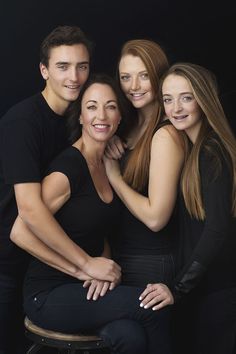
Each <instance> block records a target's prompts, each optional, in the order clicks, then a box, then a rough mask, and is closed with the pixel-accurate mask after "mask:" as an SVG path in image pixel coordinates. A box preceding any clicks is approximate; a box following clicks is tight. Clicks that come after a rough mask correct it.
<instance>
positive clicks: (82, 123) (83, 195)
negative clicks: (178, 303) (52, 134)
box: [11, 75, 170, 354]
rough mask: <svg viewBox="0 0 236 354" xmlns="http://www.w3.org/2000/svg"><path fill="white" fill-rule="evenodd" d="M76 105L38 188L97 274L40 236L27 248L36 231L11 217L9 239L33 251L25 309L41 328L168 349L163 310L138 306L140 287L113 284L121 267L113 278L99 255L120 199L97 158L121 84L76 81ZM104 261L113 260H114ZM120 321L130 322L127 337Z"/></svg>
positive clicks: (118, 111)
mask: <svg viewBox="0 0 236 354" xmlns="http://www.w3.org/2000/svg"><path fill="white" fill-rule="evenodd" d="M74 108H75V110H76V111H75V115H73V116H72V118H73V119H72V121H73V122H74V127H75V129H76V130H75V132H73V134H72V136H73V145H72V146H71V147H69V148H67V149H66V150H65V151H64V152H62V153H61V154H60V155H59V156H58V157H57V158H56V159H55V160H54V161H53V162H52V163H51V164H50V166H49V169H48V174H47V176H46V177H45V179H44V181H43V184H42V193H43V199H44V201H45V203H46V205H47V206H48V207H49V208H50V210H51V211H52V213H55V217H56V219H57V220H58V222H59V223H60V225H61V226H62V227H63V228H64V230H66V232H67V234H68V235H70V238H71V239H72V240H73V242H74V246H75V247H80V250H81V254H82V256H84V258H85V259H86V258H89V259H90V258H91V259H94V260H96V261H97V274H98V275H99V279H93V277H92V275H91V273H89V272H87V270H86V267H84V268H82V269H74V268H75V265H74V264H73V261H72V263H71V264H69V262H67V261H66V260H65V259H63V257H62V256H61V255H59V254H57V253H56V252H55V251H52V250H51V249H49V248H48V247H47V246H46V245H45V244H43V243H41V242H40V241H39V240H37V241H38V247H34V248H33V247H32V245H31V244H30V241H29V240H30V239H32V240H34V242H35V236H34V235H33V234H31V236H30V235H29V233H30V231H29V230H28V229H27V228H26V226H25V225H23V224H22V222H21V221H20V220H19V219H17V220H16V223H15V224H14V227H13V229H12V234H11V238H12V240H13V241H14V242H15V243H17V244H18V245H19V246H20V247H22V248H24V249H26V250H27V251H28V252H31V253H32V254H33V255H35V256H36V257H37V258H33V259H32V261H31V263H30V266H29V269H28V272H27V274H26V278H25V284H24V308H25V311H26V314H27V316H28V317H29V318H30V319H31V320H32V321H33V322H34V323H35V324H37V325H39V326H41V327H43V328H46V329H51V330H56V331H61V332H65V333H76V332H79V331H91V330H92V331H96V332H97V333H99V335H101V336H102V337H103V338H104V339H105V340H107V341H108V342H109V344H110V347H111V348H112V350H113V352H114V353H127V354H128V353H129V354H130V353H140V354H145V353H150V354H154V353H155V354H157V353H158V352H159V353H160V354H163V353H165V354H168V353H170V349H169V338H168V330H167V325H168V312H169V311H168V310H167V311H166V310H164V311H162V312H160V313H155V312H153V311H152V310H150V311H145V310H144V309H141V308H140V307H139V301H138V295H139V293H140V292H141V291H142V290H141V289H140V288H135V287H128V286H117V287H115V286H116V285H117V283H118V281H119V279H118V276H117V275H118V274H120V268H119V266H118V265H115V268H114V269H115V271H114V273H115V274H114V277H113V278H114V280H113V281H112V282H110V281H109V279H108V278H107V273H106V272H105V271H103V267H104V259H105V258H103V257H101V256H105V255H108V253H107V251H106V247H105V246H104V244H105V240H104V238H105V237H106V236H108V235H109V234H111V233H112V232H113V229H114V228H115V227H116V225H117V223H118V222H119V213H120V202H119V199H118V197H117V196H116V194H115V193H114V192H113V190H112V188H111V186H110V184H109V182H108V178H107V176H106V171H105V167H104V164H103V154H104V150H105V147H106V143H107V141H108V140H109V139H110V138H111V136H112V135H113V134H114V133H115V131H116V130H117V127H118V125H119V123H120V120H121V116H122V117H124V116H125V111H124V106H123V103H122V98H121V96H120V93H119V89H118V88H117V87H116V85H115V83H114V82H113V80H112V79H111V78H109V77H107V76H104V75H103V76H95V77H92V78H90V80H88V81H87V82H86V84H85V85H84V87H83V88H82V90H81V94H80V98H79V100H78V102H76V104H75V107H74ZM30 237H31V238H30ZM32 243H33V241H32ZM34 245H35V243H34ZM108 261H109V262H111V267H113V266H114V262H113V261H111V260H107V262H108ZM46 263H47V264H46ZM106 267H107V264H106ZM66 273H67V274H66ZM83 280H85V283H83ZM87 286H88V287H89V290H88V291H87V289H86V287H87ZM114 287H115V289H114ZM109 290H112V291H109ZM98 298H99V299H98ZM90 299H93V300H98V301H88V300H90ZM116 320H122V321H116ZM123 321H124V322H123ZM122 323H125V326H127V327H126V328H130V329H131V331H130V332H128V333H131V336H130V337H129V335H128V336H127V332H126V333H125V331H124V329H123V328H122ZM104 325H106V326H105V327H104ZM128 331H129V330H128ZM134 333H135V335H134ZM130 341H131V342H130ZM127 343H128V344H127ZM130 343H131V344H130ZM158 348H161V349H160V351H159V349H158Z"/></svg>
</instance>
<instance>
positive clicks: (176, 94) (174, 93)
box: [162, 74, 202, 143]
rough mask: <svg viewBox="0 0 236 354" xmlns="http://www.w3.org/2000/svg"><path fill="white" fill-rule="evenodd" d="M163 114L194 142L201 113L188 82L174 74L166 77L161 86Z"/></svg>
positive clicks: (200, 120) (199, 124) (198, 128)
mask: <svg viewBox="0 0 236 354" xmlns="http://www.w3.org/2000/svg"><path fill="white" fill-rule="evenodd" d="M162 96H163V103H164V107H165V113H166V115H167V117H168V118H169V120H170V121H171V123H172V124H173V125H174V126H175V128H176V129H178V130H185V132H186V134H187V135H188V136H189V138H190V140H191V141H192V142H193V143H194V142H195V141H196V138H197V135H198V132H199V130H200V127H201V123H202V111H201V108H200V106H199V105H198V103H197V101H196V99H195V97H194V94H193V91H192V89H191V86H190V85H189V82H188V81H187V80H186V79H185V78H184V77H182V76H179V75H176V74H170V75H168V76H167V77H166V78H165V80H164V82H163V85H162Z"/></svg>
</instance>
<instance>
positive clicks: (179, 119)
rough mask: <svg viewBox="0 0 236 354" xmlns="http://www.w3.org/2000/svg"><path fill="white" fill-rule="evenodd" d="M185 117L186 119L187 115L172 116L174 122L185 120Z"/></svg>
mask: <svg viewBox="0 0 236 354" xmlns="http://www.w3.org/2000/svg"><path fill="white" fill-rule="evenodd" d="M187 117H188V115H187V114H185V115H181V116H174V117H173V118H174V119H175V120H177V121H181V120H183V119H185V118H187Z"/></svg>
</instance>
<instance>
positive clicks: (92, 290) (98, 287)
mask: <svg viewBox="0 0 236 354" xmlns="http://www.w3.org/2000/svg"><path fill="white" fill-rule="evenodd" d="M83 287H84V288H88V292H87V300H97V299H98V298H99V297H100V296H104V295H105V294H106V293H107V291H108V290H112V289H114V287H115V283H110V282H109V281H103V280H97V279H92V280H86V281H85V282H84V284H83Z"/></svg>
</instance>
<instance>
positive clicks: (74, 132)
mask: <svg viewBox="0 0 236 354" xmlns="http://www.w3.org/2000/svg"><path fill="white" fill-rule="evenodd" d="M93 84H104V85H108V86H109V87H110V88H111V89H112V91H113V92H114V93H115V95H116V98H117V104H118V108H119V111H120V114H121V118H122V119H121V124H120V125H119V128H118V130H117V134H118V135H119V136H120V137H121V138H122V137H123V132H124V131H125V130H126V129H127V126H128V121H129V114H132V111H131V109H130V102H129V101H128V100H127V99H126V97H125V96H124V94H123V92H122V91H121V89H120V87H119V84H118V83H117V82H116V80H115V79H113V78H112V77H111V76H109V75H107V74H103V73H100V74H93V75H91V76H90V77H89V79H88V80H87V81H86V83H85V84H84V85H83V87H82V89H81V91H80V94H79V98H78V99H77V100H76V101H74V102H72V103H71V105H70V106H69V108H68V110H67V112H66V117H67V123H68V124H67V125H68V132H69V140H70V142H71V143H72V144H73V143H74V142H75V141H76V140H77V139H78V138H79V137H80V136H81V125H80V124H79V117H80V114H81V102H82V99H83V96H84V93H85V92H86V91H87V89H88V88H89V87H90V86H91V85H93Z"/></svg>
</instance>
